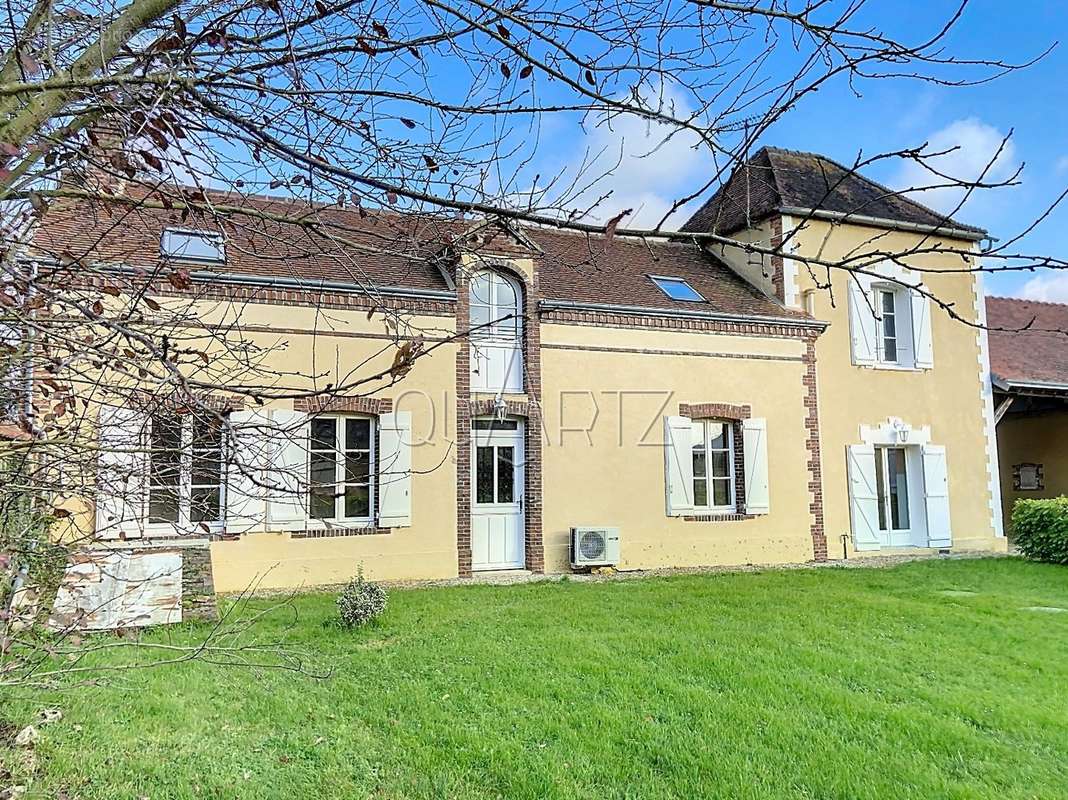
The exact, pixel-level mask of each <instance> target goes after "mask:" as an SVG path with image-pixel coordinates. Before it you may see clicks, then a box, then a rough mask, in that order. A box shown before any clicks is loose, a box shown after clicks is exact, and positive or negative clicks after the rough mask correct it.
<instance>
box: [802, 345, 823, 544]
mask: <svg viewBox="0 0 1068 800" xmlns="http://www.w3.org/2000/svg"><path fill="white" fill-rule="evenodd" d="M804 363H805V373H804V376H803V377H802V378H801V385H802V386H803V387H804V389H805V430H806V431H807V433H808V437H807V438H806V440H805V449H806V450H808V492H809V506H808V511H809V518H810V528H809V530H810V532H811V534H812V557H813V559H815V560H816V561H826V560H827V532H826V530H825V529H824V527H823V468H822V466H821V455H820V410H819V397H818V395H817V389H816V338H815V337H814V336H813V337H809V338H808V339H807V340H806V342H805V359H804Z"/></svg>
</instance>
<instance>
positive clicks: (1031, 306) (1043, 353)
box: [986, 297, 1068, 386]
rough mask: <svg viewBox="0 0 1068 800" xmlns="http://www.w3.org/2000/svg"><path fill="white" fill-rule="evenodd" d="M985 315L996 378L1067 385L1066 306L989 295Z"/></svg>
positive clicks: (1067, 326) (991, 367)
mask: <svg viewBox="0 0 1068 800" xmlns="http://www.w3.org/2000/svg"><path fill="white" fill-rule="evenodd" d="M986 318H987V325H988V326H989V327H990V329H991V330H990V334H989V338H990V371H991V372H992V373H994V376H995V377H996V378H999V379H1000V380H1002V381H1007V382H1010V383H1040V384H1041V383H1050V384H1058V385H1064V386H1068V305H1064V304H1062V303H1042V302H1039V301H1037V300H1019V299H1016V298H1013V297H988V298H987V299H986ZM999 328H1001V329H1007V330H998V329H999ZM1023 328H1028V330H1021V329H1023Z"/></svg>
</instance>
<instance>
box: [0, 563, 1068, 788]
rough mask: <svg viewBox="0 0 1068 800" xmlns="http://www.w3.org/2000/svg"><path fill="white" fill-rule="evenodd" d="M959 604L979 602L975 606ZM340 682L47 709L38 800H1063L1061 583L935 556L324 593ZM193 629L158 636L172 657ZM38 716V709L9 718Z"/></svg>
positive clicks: (266, 675)
mask: <svg viewBox="0 0 1068 800" xmlns="http://www.w3.org/2000/svg"><path fill="white" fill-rule="evenodd" d="M968 592H974V594H969V593H968ZM294 606H295V612H296V615H297V616H296V621H295V623H294V621H293V610H290V611H289V612H287V613H279V614H277V615H272V617H271V621H270V622H269V623H267V626H268V628H269V629H268V630H265V629H264V628H263V627H261V628H259V629H258V635H259V636H260V637H261V638H264V639H268V638H270V637H271V636H281V635H285V636H286V638H287V640H288V641H289V642H290V643H291V644H292V645H293V646H295V647H298V648H299V649H301V650H302V651H304V652H305V653H307V654H309V656H310V657H311V659H312V661H313V662H314V665H315V666H316V667H320V668H322V667H326V668H329V669H331V670H333V674H332V676H331V677H330V678H328V679H314V678H309V677H305V676H300V675H295V674H292V673H286V672H281V671H270V670H268V671H248V670H244V669H233V668H219V667H214V666H211V665H209V664H206V663H190V664H185V665H180V666H172V667H165V668H158V669H154V670H146V671H138V672H135V673H130V674H126V675H124V676H122V677H121V678H119V679H113V680H115V681H116V683H115V684H114V685H111V686H107V687H104V688H93V689H89V690H84V691H83V690H79V691H78V692H77V693H75V692H63V693H57V694H56V695H54V696H52V697H50V698H49V700H50V702H53V703H55V704H57V705H59V706H61V707H62V708H63V709H64V711H65V717H64V719H63V720H62V721H61V722H60V723H58V724H55V725H51V726H48V727H45V728H43V729H42V741H41V742H40V744H39V746H38V752H39V755H40V758H41V763H42V774H41V776H40V777H39V778H38V779H37V781H36V782H35V784H34V790H35V791H38V790H39V791H41V792H42V793H43V796H48V797H56V796H57V793H58V792H60V791H64V792H66V793H67V795H68V796H70V797H72V798H73V797H75V796H77V797H81V798H109V800H111V799H112V798H123V797H129V798H137V797H147V798H151V800H159V799H160V798H204V797H219V798H223V797H225V798H232V797H240V798H266V797H272V798H274V797H279V798H362V797H373V798H410V797H411V798H491V797H504V798H550V797H552V798H555V797H561V798H572V797H576V798H577V797H583V798H617V797H618V798H624V797H627V798H642V799H643V800H645V798H660V797H680V798H699V797H730V798H750V797H751V798H762V799H763V798H849V800H854V799H855V798H875V797H878V798H895V800H897V799H898V798H964V797H968V798H972V797H989V798H999V800H1003V799H1004V798H1025V797H1026V798H1053V797H1068V613H1065V614H1056V613H1049V612H1036V611H1029V610H1024V608H1023V607H1026V606H1063V607H1068V569H1066V568H1063V567H1053V566H1043V565H1035V564H1029V563H1024V562H1022V561H1017V560H1010V559H994V560H976V561H939V562H935V561H927V562H918V563H912V564H907V565H903V566H899V567H896V568H893V569H849V570H842V569H823V570H803V571H786V572H774V571H769V572H764V573H749V574H732V575H713V576H686V577H675V578H659V579H648V580H630V581H618V582H609V583H599V584H592V583H579V582H574V581H572V582H563V583H555V582H554V583H542V584H532V585H523V586H512V587H490V586H466V587H458V588H438V589H424V590H417V591H396V592H394V593H393V594H392V595H391V598H390V607H389V610H388V612H387V614H386V616H385V617H384V619H383V621H382V622H381V624H380V625H378V626H377V627H374V628H372V629H367V630H363V631H359V632H356V633H348V632H344V631H342V630H339V629H336V628H333V627H330V626H328V625H324V623H325V622H326V621H327V620H328V619H329V618H330V617H331V615H332V613H333V598H332V597H331V596H329V595H307V596H304V597H300V598H298V599H297V600H296V601H295V603H294ZM200 630H202V629H199V628H188V627H187V628H185V629H179V630H170V631H167V632H156V633H154V634H152V635H153V636H154V637H155V638H156V640H157V641H162V640H167V639H168V637H170V638H171V640H173V639H174V638H181V637H192V636H193V635H195V634H196V632H197V631H200ZM8 712H10V713H12V714H15V713H17V714H30V713H32V708H30V707H28V706H27V705H26V704H25V701H24V700H18V699H16V701H15V703H14V704H13V705H10V704H5V708H4V713H8Z"/></svg>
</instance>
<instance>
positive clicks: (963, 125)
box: [543, 0, 1068, 302]
mask: <svg viewBox="0 0 1068 800" xmlns="http://www.w3.org/2000/svg"><path fill="white" fill-rule="evenodd" d="M956 5H957V4H956V3H955V2H954V3H951V2H944V1H943V0H931V1H930V2H922V1H921V0H900V1H899V2H888V1H887V2H878V3H874V4H873V5H872V7H871V8H872V13H870V14H869V15H868V17H867V18H866V21H868V22H871V23H874V24H875V25H876V26H878V27H880V28H883V29H884V30H886V31H887V32H889V33H893V34H896V35H906V36H907V37H908V38H909V39H910V40H911V41H915V36H916V31H917V30H930V28H931V26H932V24H933V23H932V17H931V14H932V13H940V14H943V15H944V14H947V13H949V12H950V11H951V10H952V9H953V8H955V7H956ZM1066 10H1068V9H1066V4H1065V2H1064V0H1060V1H1059V2H1055V1H1054V0H1024V2H1020V3H1013V4H1008V3H1006V2H1004V0H973V2H972V3H971V4H970V6H969V8H968V10H967V12H966V14H965V16H964V18H963V20H962V21H961V22H960V23H958V27H957V28H956V29H955V31H954V32H953V34H952V36H951V38H950V40H949V42H948V44H949V47H950V49H951V50H952V51H953V53H954V54H955V55H958V56H961V57H988V58H1000V59H1002V60H1005V61H1011V62H1022V61H1026V60H1029V59H1031V58H1033V57H1034V56H1035V55H1037V54H1038V53H1040V52H1041V51H1042V50H1044V49H1045V48H1046V47H1048V46H1049V45H1051V44H1053V43H1054V42H1056V41H1058V40H1064V41H1063V43H1062V44H1061V45H1059V46H1058V47H1056V48H1055V49H1054V51H1053V52H1052V53H1051V54H1050V55H1048V56H1047V57H1046V58H1045V59H1044V60H1043V61H1041V62H1040V63H1038V64H1036V65H1035V66H1032V67H1030V68H1028V69H1026V70H1024V71H1021V72H1016V73H1012V74H1009V75H1007V76H1005V77H1003V78H1001V79H999V80H997V81H994V82H993V83H989V84H985V85H980V86H975V87H965V88H952V87H941V86H936V85H930V84H924V83H919V82H915V81H905V80H886V81H870V82H867V83H865V84H862V85H861V86H860V89H861V96H860V97H857V96H854V94H853V93H852V92H851V91H850V90H849V87H848V86H847V85H846V84H845V83H844V82H839V83H838V84H835V85H833V86H830V87H828V88H825V89H824V90H822V91H821V92H819V93H818V94H816V95H815V96H812V97H809V98H808V99H807V101H806V102H805V103H804V104H803V105H801V106H800V107H799V108H798V109H797V110H796V111H795V112H793V113H791V114H789V115H788V116H786V117H785V118H784V119H782V120H781V121H780V122H778V123H777V124H776V126H775V127H774V129H773V130H772V131H770V132H769V133H768V135H766V136H765V137H764V139H763V140H762V142H761V143H762V144H774V145H777V146H780V147H787V148H793V149H797V150H811V151H815V152H819V153H823V154H825V155H827V156H830V157H832V158H834V159H836V160H839V161H842V162H846V163H851V162H852V161H853V160H854V159H855V158H856V156H857V154H858V151H861V150H863V151H864V152H865V153H868V154H873V155H874V154H876V153H880V152H886V151H891V150H897V149H901V148H904V147H915V146H918V145H920V144H922V143H923V142H924V141H932V142H935V143H938V144H939V145H940V146H946V145H960V146H961V150H960V151H959V152H958V153H956V154H955V155H953V156H951V158H952V159H953V164H952V165H947V166H949V167H951V168H952V167H953V166H957V167H960V168H962V169H963V170H964V171H966V170H967V168H968V165H969V164H972V163H985V161H986V158H987V155H988V153H989V152H990V148H991V147H995V146H996V144H997V143H998V142H1000V139H1001V136H1002V135H1004V134H1006V133H1008V132H1009V130H1010V129H1013V130H1014V134H1013V138H1012V147H1011V151H1010V152H1008V153H1007V154H1006V158H1005V159H1004V160H1003V161H1002V162H1001V163H1000V164H999V169H1000V172H1001V174H1002V175H1003V176H1004V175H1008V174H1011V173H1012V171H1014V169H1015V166H1017V165H1019V164H1021V163H1022V164H1023V165H1024V170H1023V173H1022V175H1021V181H1022V182H1021V185H1019V186H1015V187H1009V188H1004V189H998V190H992V191H989V192H985V193H983V195H982V196H979V197H975V198H973V199H971V200H970V201H969V202H968V204H967V205H966V206H965V207H964V209H963V210H962V211H961V212H959V213H958V214H956V217H957V218H958V219H959V220H960V221H962V222H967V223H971V224H976V225H981V226H983V227H985V228H986V229H987V230H989V231H990V233H991V234H992V235H993V236H995V237H997V238H999V239H1002V240H1005V239H1007V238H1011V237H1013V236H1015V235H1017V234H1018V233H1019V232H1020V231H1021V230H1022V229H1023V228H1025V227H1026V226H1028V225H1029V224H1030V223H1031V222H1033V220H1034V219H1035V218H1036V217H1037V216H1038V215H1040V214H1041V213H1042V212H1043V210H1044V209H1045V207H1046V206H1047V205H1048V204H1049V203H1050V202H1052V201H1053V200H1054V199H1055V198H1056V197H1057V195H1059V194H1060V192H1062V191H1063V190H1064V189H1065V187H1066V186H1068V14H1066V13H1065V12H1066ZM640 126H641V123H639V124H638V125H637V126H631V129H630V131H629V133H630V134H631V136H632V139H633V138H634V136H635V132H636V131H638V130H640ZM626 133H627V131H626V130H623V131H620V130H617V131H616V132H615V134H609V133H607V132H605V131H603V130H602V131H594V132H590V133H588V134H587V137H586V142H585V144H586V147H593V148H596V147H598V146H601V147H603V146H606V145H607V147H608V149H609V150H610V151H611V150H612V149H613V144H612V137H613V135H615V136H623V135H625V134H626ZM637 138H639V139H640V138H641V137H640V136H638V137H637ZM558 141H564V142H566V145H567V151H566V153H565V151H563V150H560V151H559V152H557V153H549V154H548V155H547V156H546V159H545V162H543V163H548V164H550V165H551V164H554V163H566V161H567V159H568V158H571V159H575V158H576V156H575V155H574V153H575V140H573V139H570V138H568V137H560V139H558ZM637 149H639V148H637V147H635V148H632V152H633V151H634V150H637ZM613 152H614V153H618V146H616V147H615V149H614V151H613ZM650 161H651V160H650V159H632V160H631V161H629V162H628V163H626V164H624V166H623V168H622V169H621V170H619V171H618V173H617V176H616V177H614V178H612V179H610V180H609V185H610V187H611V188H613V189H614V190H615V191H616V198H615V202H614V204H613V205H612V208H617V209H622V208H626V207H629V206H631V205H643V204H644V205H646V206H648V207H649V208H654V209H655V208H656V207H657V204H658V202H662V201H663V200H665V199H668V198H671V197H674V196H677V195H678V193H680V192H681V191H683V190H685V189H687V188H689V187H692V186H694V185H695V181H699V180H700V178H701V175H702V174H704V175H707V174H708V173H707V169H708V165H707V163H706V162H705V160H704V158H703V157H701V156H695V155H693V154H692V153H691V152H689V149H688V148H687V147H685V146H684V145H680V146H678V147H675V148H673V149H672V150H671V151H670V152H668V153H665V155H664V157H662V158H657V159H656V160H655V161H656V170H655V171H653V168H652V164H650V163H649V162H650ZM867 174H868V175H870V177H872V178H874V179H876V180H879V181H881V182H884V183H887V184H888V185H891V186H895V187H903V186H907V185H910V184H908V180H909V175H908V173H907V171H906V168H905V166H904V165H902V164H900V163H898V164H893V163H887V162H884V163H882V164H879V165H877V166H875V167H873V168H871V169H869V170H867ZM917 199H921V200H923V201H924V202H927V203H929V204H930V205H934V206H936V207H937V206H940V205H941V206H942V207H943V208H944V209H945V210H949V208H951V207H952V205H950V206H948V207H947V206H946V205H945V204H946V202H947V201H948V199H947V198H944V197H943V198H939V197H931V196H924V197H922V198H917ZM608 210H610V209H606V210H605V216H611V214H608V213H607V211H608ZM648 216H649V215H648V214H646V216H645V218H644V219H642V220H641V221H647V220H648ZM653 216H655V214H654V215H653ZM681 221H682V220H678V221H677V222H675V225H678V224H680V223H681ZM1066 228H1068V204H1066V205H1065V207H1063V208H1060V209H1058V210H1057V211H1055V212H1054V214H1053V215H1052V216H1051V217H1050V218H1049V219H1047V220H1046V221H1045V222H1044V223H1043V224H1042V225H1041V226H1040V227H1039V228H1038V229H1037V230H1036V231H1034V232H1033V233H1031V234H1029V235H1028V236H1027V237H1026V238H1025V239H1024V240H1023V241H1022V242H1021V243H1020V244H1019V245H1018V247H1016V248H1014V249H1015V250H1016V251H1017V252H1028V253H1032V254H1038V255H1051V256H1056V257H1060V258H1066V259H1068V236H1066V235H1065V229H1066ZM987 291H988V293H990V294H1001V295H1020V294H1026V295H1028V296H1031V297H1034V298H1036V299H1047V300H1059V301H1063V302H1068V272H1059V271H1058V272H1053V271H1048V270H1047V271H1044V274H1042V273H1033V274H1032V273H1023V274H1019V273H1017V274H1011V275H1010V274H1001V275H992V276H988V277H987Z"/></svg>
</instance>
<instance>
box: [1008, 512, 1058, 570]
mask: <svg viewBox="0 0 1068 800" xmlns="http://www.w3.org/2000/svg"><path fill="white" fill-rule="evenodd" d="M1012 530H1013V534H1014V537H1015V540H1016V546H1017V547H1018V548H1019V549H1020V552H1021V553H1023V554H1024V555H1025V556H1027V557H1028V558H1033V559H1035V560H1036V561H1049V562H1050V563H1053V564H1068V497H1055V498H1053V499H1052V500H1017V501H1016V504H1015V505H1014V506H1013V507H1012Z"/></svg>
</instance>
